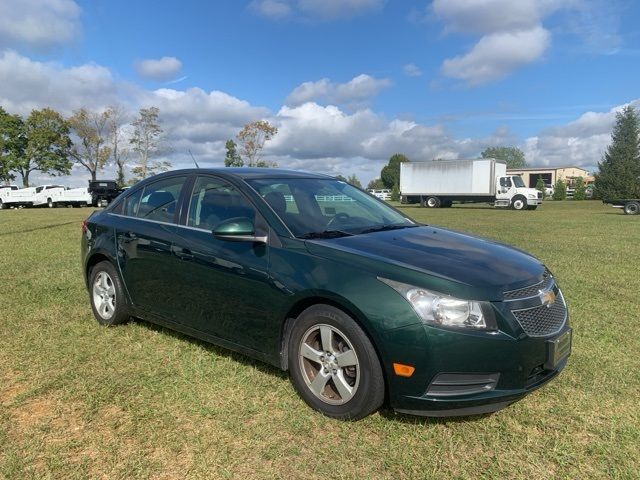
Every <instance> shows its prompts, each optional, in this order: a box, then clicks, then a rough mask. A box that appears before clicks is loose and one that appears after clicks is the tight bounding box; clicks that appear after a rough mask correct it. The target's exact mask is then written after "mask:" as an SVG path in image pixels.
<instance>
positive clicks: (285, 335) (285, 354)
mask: <svg viewBox="0 0 640 480" xmlns="http://www.w3.org/2000/svg"><path fill="white" fill-rule="evenodd" d="M314 305H329V306H332V307H334V308H337V309H338V310H340V311H342V312H343V313H345V314H346V315H349V317H351V318H352V319H353V321H354V322H356V323H357V324H358V326H359V327H360V328H362V331H363V332H364V334H365V335H366V336H367V338H368V339H369V341H370V342H371V345H373V349H374V350H375V352H376V355H377V357H378V361H379V362H380V367H381V369H382V374H383V376H384V381H385V391H386V390H387V389H388V385H389V382H388V379H387V371H386V368H385V362H384V360H383V359H384V355H383V354H382V352H381V350H380V342H378V341H377V339H376V337H375V335H372V333H371V328H370V327H369V325H368V322H367V321H366V320H364V318H365V315H364V314H363V313H362V312H361V311H360V309H358V308H357V307H356V306H355V305H353V304H352V303H351V302H350V301H349V300H347V299H346V298H343V297H339V296H336V295H333V294H325V293H317V294H314V295H310V296H308V297H304V298H300V299H298V300H297V301H296V302H295V303H294V304H293V305H292V306H291V307H290V308H289V311H288V312H287V314H286V315H285V317H284V320H283V322H282V326H281V329H280V368H281V369H282V370H284V371H287V370H288V368H289V367H288V364H289V351H288V348H287V346H288V343H289V335H290V333H291V329H292V327H293V324H294V323H295V321H296V319H297V317H298V316H299V315H300V314H301V313H302V312H304V311H305V310H306V309H307V308H309V307H312V306H314ZM387 394H388V392H386V393H385V396H386V395H387Z"/></svg>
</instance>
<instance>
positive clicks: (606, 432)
mask: <svg viewBox="0 0 640 480" xmlns="http://www.w3.org/2000/svg"><path fill="white" fill-rule="evenodd" d="M406 211H407V212H408V213H409V214H410V215H412V216H414V218H416V219H418V220H420V221H424V222H428V223H433V224H437V225H442V226H446V227H450V228H453V229H457V230H463V231H468V232H473V233H475V234H479V235H482V236H486V237H490V238H494V239H497V240H500V241H504V242H507V243H510V244H513V245H516V246H518V247H521V248H524V249H526V250H528V251H530V252H531V253H533V254H534V255H536V256H537V257H539V258H540V259H542V260H543V261H544V262H545V263H546V264H547V265H548V266H549V268H551V270H552V271H553V272H554V273H555V274H556V276H557V277H558V279H559V282H560V284H561V287H562V288H563V291H564V293H565V296H566V299H567V302H568V304H569V307H570V312H571V322H572V325H573V328H574V335H575V336H574V348H573V355H572V356H571V358H570V361H569V365H568V367H567V368H566V369H565V371H564V372H563V373H562V374H561V375H560V376H559V377H558V378H557V379H556V380H555V381H553V382H551V383H550V384H549V385H547V386H545V387H544V388H542V389H540V390H538V391H537V392H535V393H533V394H531V395H529V396H528V397H527V398H525V399H524V400H522V401H521V402H519V403H516V404H515V405H512V406H511V407H509V408H507V409H506V410H502V411H500V412H498V413H496V414H494V415H491V416H481V417H473V418H463V419H449V420H434V419H424V418H414V417H407V416H401V415H396V414H394V413H393V412H391V411H389V410H382V411H381V412H379V413H377V414H375V415H373V416H371V417H369V418H367V419H365V420H362V421H359V422H356V423H341V422H338V421H334V420H330V419H327V418H324V417H323V416H321V415H319V414H317V413H315V412H313V411H312V410H311V409H309V408H308V407H307V406H306V405H305V404H304V403H303V402H302V400H300V399H299V398H298V397H297V396H296V394H295V392H294V390H293V388H292V387H291V385H290V384H289V381H288V379H287V376H286V375H285V374H283V373H282V372H279V371H278V370H276V369H274V368H271V367H268V366H266V365H263V364H260V363H258V362H254V361H252V360H249V359H247V358H245V357H243V356H241V355H237V354H231V353H228V352H226V351H224V350H222V349H219V348H216V347H213V346H209V345H206V344H204V343H202V342H199V341H195V340H192V339H189V338H186V337H184V336H182V335H179V334H175V333H172V332H170V331H167V330H165V329H162V328H159V327H155V326H153V325H150V324H148V323H145V322H141V321H138V322H132V323H129V324H127V325H125V326H122V327H118V328H112V329H109V328H101V327H99V326H98V324H97V322H95V320H94V319H93V317H92V314H91V310H90V308H89V302H88V296H87V294H86V292H85V290H84V287H83V284H82V280H81V274H80V258H79V236H80V222H81V220H82V219H83V218H84V217H85V216H87V215H88V212H89V210H88V209H82V210H79V209H58V210H18V211H6V210H5V211H1V212H0V478H1V477H6V478H65V479H66V478H70V479H73V478H88V477H91V478H96V477H100V478H110V479H113V478H184V477H188V478H305V479H310V478H328V477H329V478H526V479H548V478H594V479H596V478H597V479H601V478H638V477H637V475H638V472H639V471H640V460H639V453H640V451H639V450H640V449H639V446H640V418H639V416H640V406H639V405H640V362H639V360H638V358H639V353H640V340H639V338H640V275H639V273H640V268H639V266H640V261H639V257H640V218H637V217H631V216H626V215H622V214H621V213H620V212H619V211H618V210H614V209H612V208H610V207H605V206H603V205H602V204H600V203H598V202H569V201H567V202H547V203H545V204H544V205H543V206H542V207H541V208H540V209H539V210H537V211H535V212H513V211H500V210H493V209H491V208H488V207H481V206H468V207H460V206H456V207H454V208H449V209H439V210H427V209H420V208H417V207H407V208H406Z"/></svg>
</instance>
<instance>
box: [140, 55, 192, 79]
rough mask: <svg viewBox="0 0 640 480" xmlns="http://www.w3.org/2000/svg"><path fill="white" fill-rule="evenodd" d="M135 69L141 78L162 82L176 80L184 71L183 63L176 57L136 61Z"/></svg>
mask: <svg viewBox="0 0 640 480" xmlns="http://www.w3.org/2000/svg"><path fill="white" fill-rule="evenodd" d="M134 67H135V69H136V73H137V74H138V75H139V76H140V77H141V78H143V79H145V80H155V81H159V82H162V81H167V80H171V79H174V78H175V76H176V75H177V74H178V73H179V72H180V70H181V69H182V62H181V61H180V60H178V59H177V58H176V57H162V58H159V59H152V58H149V59H146V60H138V61H136V62H135V64H134Z"/></svg>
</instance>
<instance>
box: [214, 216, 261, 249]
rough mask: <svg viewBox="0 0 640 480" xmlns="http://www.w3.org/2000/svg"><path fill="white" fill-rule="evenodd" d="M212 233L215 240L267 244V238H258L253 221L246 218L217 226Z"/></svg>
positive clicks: (234, 219) (239, 218)
mask: <svg viewBox="0 0 640 480" xmlns="http://www.w3.org/2000/svg"><path fill="white" fill-rule="evenodd" d="M212 233H213V236H214V237H215V238H217V239H219V240H227V241H229V242H253V243H267V236H266V235H264V236H259V237H257V236H256V235H255V233H256V229H255V226H254V225H253V221H252V220H251V219H249V218H245V217H238V218H230V219H228V220H225V221H224V222H221V223H219V224H218V225H216V227H215V228H214V229H213V232H212Z"/></svg>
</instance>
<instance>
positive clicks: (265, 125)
mask: <svg viewBox="0 0 640 480" xmlns="http://www.w3.org/2000/svg"><path fill="white" fill-rule="evenodd" d="M276 133H278V129H277V128H276V127H274V126H273V125H271V124H270V123H269V122H267V121H266V120H257V121H255V122H251V123H247V124H246V125H245V126H244V128H243V129H242V130H240V133H238V135H237V137H236V138H237V139H238V142H239V143H240V154H241V155H242V156H243V157H244V159H245V160H246V161H245V162H244V164H245V165H246V166H247V167H270V166H271V167H276V166H277V164H275V163H267V162H265V161H263V160H261V159H260V152H261V151H262V148H263V147H264V144H265V142H267V141H268V140H271V139H272V138H273V137H274V136H275V134H276Z"/></svg>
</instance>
